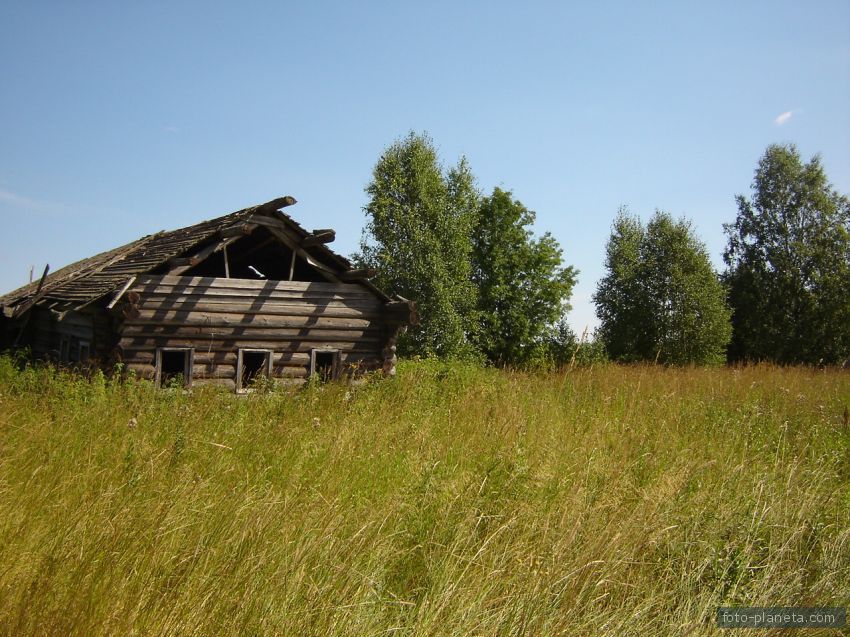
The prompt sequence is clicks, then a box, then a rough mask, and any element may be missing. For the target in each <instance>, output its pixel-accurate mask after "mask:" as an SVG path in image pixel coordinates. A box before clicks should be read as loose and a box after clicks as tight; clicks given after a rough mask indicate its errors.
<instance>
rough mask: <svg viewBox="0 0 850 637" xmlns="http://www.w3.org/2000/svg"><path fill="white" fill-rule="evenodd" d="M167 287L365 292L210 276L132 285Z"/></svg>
mask: <svg viewBox="0 0 850 637" xmlns="http://www.w3.org/2000/svg"><path fill="white" fill-rule="evenodd" d="M140 285H141V286H149V285H168V286H185V287H194V286H200V287H203V288H217V287H220V288H250V289H257V288H260V289H277V290H289V291H295V292H304V291H311V290H312V291H320V292H345V291H348V290H354V291H361V292H362V291H365V288H363V287H362V286H358V285H357V284H355V283H332V282H329V281H275V280H270V279H238V278H233V279H228V278H224V277H211V276H169V275H150V274H144V275H140V276H139V277H138V279H137V280H136V283H135V285H134V288H135V287H138V286H140Z"/></svg>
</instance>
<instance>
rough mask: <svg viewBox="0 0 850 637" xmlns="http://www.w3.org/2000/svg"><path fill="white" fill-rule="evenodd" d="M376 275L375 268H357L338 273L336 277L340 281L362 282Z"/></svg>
mask: <svg viewBox="0 0 850 637" xmlns="http://www.w3.org/2000/svg"><path fill="white" fill-rule="evenodd" d="M377 273H378V271H377V270H375V268H357V269H356V270H346V271H345V272H340V273H339V275H338V276H339V278H340V280H341V281H362V280H364V279H371V278H372V277H373V276H375V275H376V274H377Z"/></svg>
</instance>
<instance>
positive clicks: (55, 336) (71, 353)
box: [22, 307, 95, 363]
mask: <svg viewBox="0 0 850 637" xmlns="http://www.w3.org/2000/svg"><path fill="white" fill-rule="evenodd" d="M22 320H27V319H26V318H24V319H22ZM26 329H28V330H30V334H29V341H28V342H29V345H30V348H31V349H32V353H33V356H35V357H36V358H42V359H49V360H53V361H58V362H60V363H77V362H84V361H86V360H88V359H89V357H90V356H93V355H94V344H95V343H94V341H95V338H94V325H93V321H92V316H91V315H90V314H84V313H82V312H67V313H65V314H61V315H60V314H58V313H56V312H51V311H50V310H46V309H44V308H39V307H36V308H33V310H32V315H31V316H30V317H29V319H28V325H27V326H26Z"/></svg>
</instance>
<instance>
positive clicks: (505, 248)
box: [472, 188, 576, 365]
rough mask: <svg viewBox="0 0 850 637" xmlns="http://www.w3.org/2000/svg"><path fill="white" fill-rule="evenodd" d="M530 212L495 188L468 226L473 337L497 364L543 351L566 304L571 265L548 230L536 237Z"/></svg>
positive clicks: (534, 356)
mask: <svg viewBox="0 0 850 637" xmlns="http://www.w3.org/2000/svg"><path fill="white" fill-rule="evenodd" d="M534 219H535V214H534V212H532V211H531V210H528V208H526V207H525V206H524V205H523V204H522V203H521V202H519V201H518V200H516V199H514V198H513V195H512V193H511V192H509V191H505V190H502V189H501V188H495V189H494V190H493V194H492V195H490V196H489V197H484V198H483V199H482V200H481V204H480V206H479V208H478V218H477V223H476V224H475V227H474V229H473V231H472V246H473V249H472V281H473V283H474V284H475V286H476V287H477V289H478V313H479V320H480V329H479V331H478V334H477V339H476V342H477V344H478V346H479V348H480V349H481V351H482V352H483V353H484V354H485V356H486V357H487V358H488V360H490V361H492V362H493V363H495V364H497V365H519V364H526V363H529V362H531V361H532V360H535V359H539V358H540V357H542V356H543V355H544V354H545V349H546V343H547V339H549V338H550V337H551V335H552V333H553V330H554V329H555V325H556V322H557V321H558V319H559V318H561V317H562V316H563V314H564V313H565V312H566V311H567V310H568V309H569V304H568V300H569V298H570V295H571V294H572V289H573V285H574V284H575V278H576V271H575V270H574V269H573V268H572V267H571V266H567V267H564V266H562V261H561V254H562V251H561V248H560V246H559V245H558V242H557V241H556V240H555V239H554V237H552V235H551V234H549V233H548V232H547V233H545V234H544V235H543V236H541V237H540V238H538V239H535V238H534V236H533V233H532V231H531V229H530V227H531V225H532V224H533V223H534Z"/></svg>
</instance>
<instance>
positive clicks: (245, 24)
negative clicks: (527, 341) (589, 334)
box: [0, 0, 850, 331]
mask: <svg viewBox="0 0 850 637" xmlns="http://www.w3.org/2000/svg"><path fill="white" fill-rule="evenodd" d="M409 130H415V131H420V132H421V131H427V132H428V133H429V134H430V135H431V136H432V137H433V139H434V141H435V142H436V144H437V146H438V147H439V149H440V152H441V155H442V157H443V160H444V161H445V162H446V163H454V162H455V161H456V160H457V158H458V157H459V156H460V155H461V154H463V155H466V156H467V158H468V159H469V162H470V165H471V167H472V170H473V172H474V173H475V175H476V177H477V179H478V185H479V187H480V189H481V190H482V191H485V192H489V191H490V190H492V188H493V187H494V186H497V185H498V186H501V187H503V188H508V189H511V190H513V192H514V195H515V196H516V197H518V198H519V199H520V200H521V201H522V202H523V203H525V204H526V205H527V206H528V207H529V208H531V209H533V210H535V211H536V212H537V224H536V228H535V229H536V231H538V232H542V231H545V230H549V231H551V232H552V233H553V234H554V235H555V237H556V238H557V239H558V240H559V241H560V243H561V246H562V247H563V249H564V258H565V261H566V262H567V263H570V264H572V265H574V266H576V267H577V268H578V269H579V270H580V271H581V274H580V277H579V278H580V281H579V285H578V287H577V289H576V291H575V295H574V297H573V305H574V311H573V313H572V314H571V317H570V320H571V323H572V324H573V326H574V327H575V328H576V329H577V330H578V331H581V330H582V329H583V327H584V326H585V325H587V324H591V325H593V324H594V323H595V319H594V312H593V306H592V304H591V302H590V295H591V294H592V293H593V290H594V289H595V285H596V281H597V280H598V278H599V277H600V276H601V275H602V272H603V265H602V264H603V257H604V245H605V241H606V239H607V237H608V234H609V231H610V225H611V221H612V220H613V218H614V215H615V214H616V212H617V209H618V207H619V206H621V205H627V206H629V208H630V209H631V211H632V212H634V213H637V214H639V215H640V216H642V217H643V218H647V217H648V216H649V215H650V214H651V213H652V212H653V210H654V209H655V208H661V209H664V210H668V211H670V212H672V213H673V214H674V215H677V216H678V215H686V216H688V217H689V218H691V219H692V220H693V221H694V222H695V224H696V227H697V230H698V232H699V234H700V236H701V237H702V239H703V240H704V241H705V242H706V244H707V246H708V248H709V250H710V252H711V254H712V258H713V259H714V261H715V263H716V264H717V266H718V267H719V266H720V263H721V260H720V254H721V252H722V249H723V244H724V239H723V232H722V224H723V223H724V222H730V221H732V220H733V219H734V217H735V203H734V195H735V194H736V193H748V192H749V186H750V182H751V181H752V175H753V170H754V169H755V166H756V163H757V161H758V159H759V157H760V156H761V155H762V153H763V152H764V149H765V147H766V146H767V145H768V144H770V143H774V142H780V143H781V142H793V143H796V144H797V145H798V147H799V149H800V151H801V152H802V153H803V155H804V156H805V157H806V158H808V157H809V156H811V155H812V154H814V153H820V154H821V155H822V158H823V163H824V165H825V167H826V171H827V174H828V175H829V177H830V179H831V181H832V182H833V184H834V185H835V186H836V187H837V188H838V190H840V191H841V192H844V193H850V2H847V0H841V1H837V2H818V1H811V2H799V0H797V1H794V2H784V1H771V2H740V1H738V2H718V1H712V2H686V1H682V0H679V1H676V2H580V3H579V2H574V3H567V2H557V3H555V2H553V3H543V2H524V3H521V2H512V3H503V2H494V1H491V2H463V1H459V0H458V1H454V2H427V3H426V2H419V3H413V2H405V1H396V2H386V3H374V2H345V3H343V2H335V3H330V2H298V3H295V2H267V3H259V2H239V3H235V2H234V3H214V2H182V1H177V2H173V1H172V2H156V1H151V2H133V3H131V2H84V1H73V2H69V1H65V0H63V1H62V2H44V1H39V0H30V1H24V0H21V1H17V0H0V221H1V222H2V226H0V228H2V230H0V292H6V291H8V290H10V289H12V288H15V287H17V286H18V285H20V284H23V283H25V282H26V281H27V279H28V276H29V269H30V266H31V265H34V266H35V269H36V273H37V275H38V273H39V272H40V271H41V269H42V268H43V267H44V264H45V263H48V262H49V263H50V265H51V268H52V269H56V268H58V267H60V266H62V265H66V264H67V263H69V262H71V261H74V260H76V259H79V258H82V257H85V256H89V255H91V254H94V253H95V252H99V251H102V250H105V249H109V248H112V247H114V246H117V245H120V244H122V243H126V242H127V241H131V240H133V239H136V238H138V237H140V236H142V235H145V234H149V233H152V232H156V231H158V230H162V229H172V228H175V227H180V226H184V225H189V224H192V223H195V222H198V221H200V220H203V219H207V218H210V217H215V216H219V215H222V214H225V213H227V212H231V211H233V210H237V209H240V208H243V207H246V206H249V205H252V204H255V203H260V202H263V201H267V200H269V199H273V198H275V197H277V196H281V195H284V194H291V195H293V196H294V197H296V198H297V199H298V200H299V203H298V205H297V206H296V207H294V208H292V209H290V211H291V213H292V214H293V216H294V217H295V218H296V219H297V220H298V221H299V222H301V223H302V225H304V226H306V227H308V228H323V227H333V228H335V229H336V230H337V241H336V242H335V243H334V244H332V246H333V247H334V248H335V249H336V250H337V251H339V252H341V253H343V254H350V253H351V252H353V251H355V250H356V249H357V246H358V243H359V239H360V235H361V229H362V227H363V224H364V221H365V218H364V215H363V212H362V207H363V205H364V204H365V201H366V197H365V194H364V192H363V187H364V186H365V184H366V183H367V182H368V181H369V178H370V173H371V169H372V167H373V166H374V164H375V161H376V160H377V158H378V156H379V155H380V153H381V151H382V149H383V148H385V147H386V146H387V145H388V144H390V143H391V142H392V141H393V140H395V139H396V138H398V137H400V136H403V135H404V134H406V133H407V132H408V131H409Z"/></svg>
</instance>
